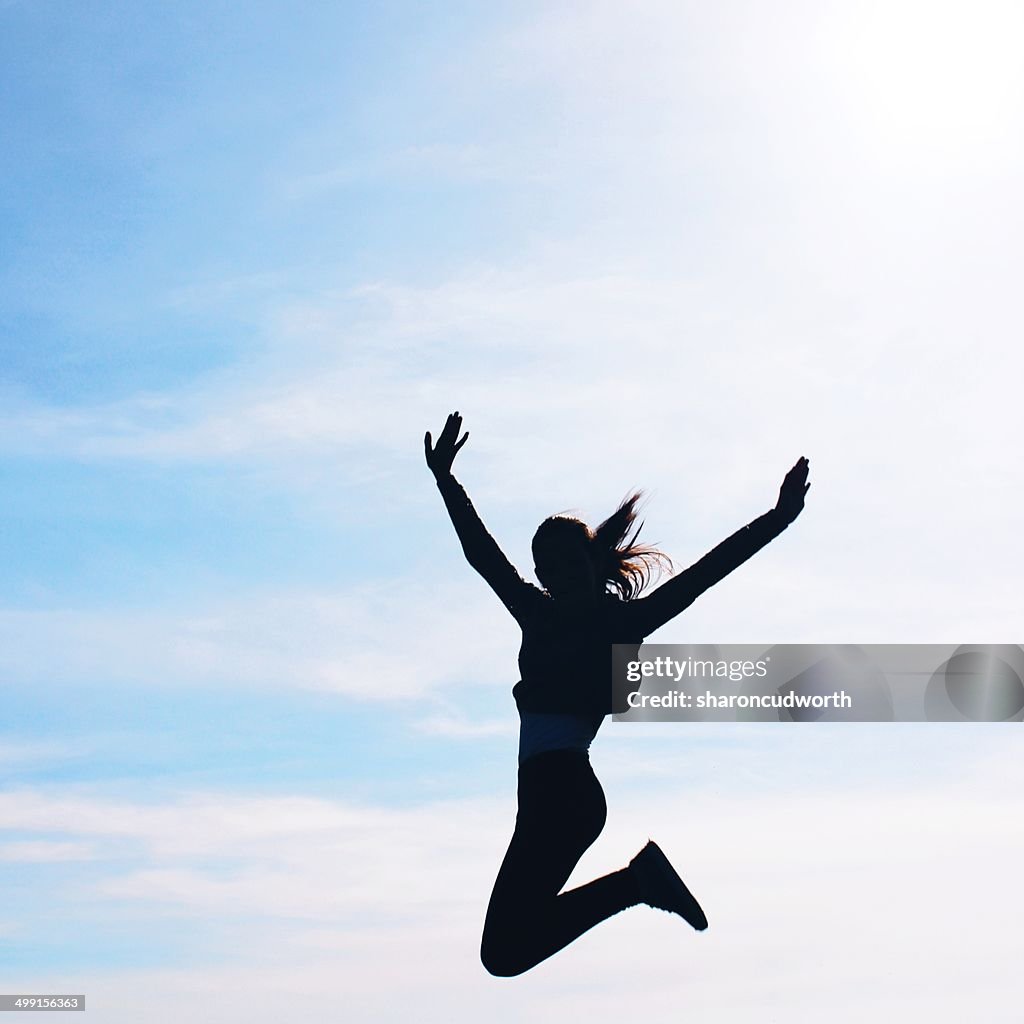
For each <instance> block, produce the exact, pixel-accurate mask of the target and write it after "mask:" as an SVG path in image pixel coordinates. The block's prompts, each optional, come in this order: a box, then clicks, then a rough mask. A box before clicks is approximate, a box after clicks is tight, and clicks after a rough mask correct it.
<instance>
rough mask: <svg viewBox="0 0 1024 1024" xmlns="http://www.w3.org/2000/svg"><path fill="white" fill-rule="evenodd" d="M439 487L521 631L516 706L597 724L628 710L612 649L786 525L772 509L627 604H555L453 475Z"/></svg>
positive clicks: (678, 607) (666, 615)
mask: <svg viewBox="0 0 1024 1024" xmlns="http://www.w3.org/2000/svg"><path fill="white" fill-rule="evenodd" d="M437 486H438V489H439V490H440V492H441V496H442V498H444V503H445V507H446V508H447V509H448V514H449V516H450V517H451V520H452V525H453V526H454V527H455V532H456V533H457V534H458V537H459V540H460V541H461V543H462V550H463V552H465V555H466V559H467V560H468V561H469V564H470V565H471V566H472V567H473V568H474V569H476V571H477V572H478V573H480V575H481V576H483V578H484V579H485V580H486V581H487V582H488V583H489V584H490V586H491V589H492V590H493V591H494V592H495V593H496V594H497V595H498V597H499V598H500V599H501V601H502V603H503V604H504V605H505V607H506V608H507V609H508V610H509V611H510V612H511V613H512V615H513V617H514V618H515V620H516V622H518V623H519V626H520V628H521V629H522V631H523V641H522V646H521V647H520V649H519V672H520V676H521V678H520V680H519V682H518V683H516V685H515V686H514V687H513V689H512V694H513V696H514V697H515V701H516V706H517V707H518V708H519V710H520V711H521V712H522V711H538V712H548V713H562V714H577V715H585V716H588V717H592V718H594V719H595V720H596V721H599V719H600V718H602V717H603V716H604V715H608V714H612V713H613V712H615V713H619V712H623V711H625V710H627V708H626V707H625V705H621V703H619V702H616V701H615V700H613V695H612V684H611V679H612V673H611V664H612V661H611V658H612V650H611V645H612V644H630V645H635V646H636V647H639V645H640V644H642V643H643V642H644V640H645V639H646V638H647V636H649V635H650V634H651V633H653V632H654V631H655V630H656V629H658V628H659V627H660V626H663V625H664V624H665V623H666V622H668V621H669V619H671V618H673V617H674V616H676V615H678V614H679V613H680V612H681V611H682V610H683V609H684V608H686V607H688V606H689V605H690V604H692V603H693V602H694V600H696V598H697V597H699V596H700V595H701V594H702V593H703V592H704V591H705V590H707V589H708V587H711V586H713V585H714V584H715V583H717V582H718V581H719V580H721V579H722V578H723V577H725V576H727V575H728V574H729V573H730V572H732V570H733V569H735V568H736V567H737V566H738V565H741V564H742V563H743V562H745V561H746V560H747V559H748V558H750V556H751V555H753V554H754V553H755V552H757V551H760V550H761V548H763V547H764V546H765V545H766V544H767V543H768V542H769V541H770V540H772V539H773V538H774V537H777V536H778V535H779V534H780V533H781V532H782V531H783V530H784V529H785V528H786V527H787V526H788V525H789V523H788V522H786V520H785V519H784V518H783V516H782V515H781V514H780V513H778V512H777V511H776V510H775V509H771V510H770V511H769V512H766V513H765V514H764V515H762V516H758V518H757V519H755V520H753V521H752V522H750V523H748V524H747V525H746V526H744V527H742V528H741V529H739V530H737V531H736V532H735V533H734V534H733V535H732V536H731V537H728V538H727V539H726V540H724V541H722V543H721V544H719V545H718V546H717V547H715V548H713V549H712V550H711V551H710V552H708V554H706V555H705V556H704V557H703V558H701V559H700V561H698V562H695V563H694V564H693V565H691V566H690V567H689V568H688V569H685V570H683V572H681V573H679V574H677V575H676V576H673V577H672V578H671V579H669V580H667V581H666V582H665V583H663V584H662V585H661V586H659V587H658V588H656V589H655V590H654V591H653V592H651V593H650V594H648V595H647V596H646V597H636V598H633V599H632V600H631V601H623V600H622V599H621V598H619V597H618V596H617V595H615V594H612V593H604V594H601V595H599V596H598V595H594V597H593V599H590V600H588V599H581V600H575V599H572V600H563V599H561V598H560V599H558V600H556V599H554V598H552V597H551V596H550V595H549V594H548V593H547V591H545V590H541V589H540V588H539V587H537V586H535V585H534V584H532V583H529V582H527V581H526V580H524V579H523V578H522V576H520V575H519V573H518V572H517V571H516V568H515V566H513V565H512V563H511V562H509V560H508V559H507V558H506V557H505V555H504V553H503V552H502V550H501V548H499V547H498V545H497V543H496V542H495V540H494V538H493V537H492V536H491V535H490V533H488V531H487V528H486V527H485V526H484V524H483V522H482V521H481V520H480V517H479V516H478V515H477V513H476V509H475V508H474V507H473V503H472V502H471V501H470V499H469V495H467V494H466V491H465V489H464V488H463V487H462V485H461V484H460V483H459V482H458V480H456V479H455V477H454V476H453V475H452V474H450V473H449V474H447V475H444V476H439V477H438V478H437ZM620 701H621V698H620Z"/></svg>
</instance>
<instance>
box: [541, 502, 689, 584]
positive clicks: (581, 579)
mask: <svg viewBox="0 0 1024 1024" xmlns="http://www.w3.org/2000/svg"><path fill="white" fill-rule="evenodd" d="M640 496H641V492H640V491H635V492H634V493H633V494H631V495H630V496H629V497H627V498H626V499H624V500H623V502H622V503H621V504H620V505H619V507H618V508H617V509H616V510H615V512H613V513H612V514H611V515H610V516H609V517H608V518H607V519H606V520H605V521H604V522H603V523H601V525H600V526H598V527H597V529H596V530H591V529H590V527H589V526H587V524H586V523H584V522H583V521H582V520H580V519H576V518H575V517H574V516H566V515H557V516H549V517H548V518H547V519H545V520H544V522H543V523H541V524H540V526H539V527H538V528H537V532H536V533H535V534H534V536H533V561H534V569H535V571H536V573H537V579H539V580H540V582H541V584H542V585H543V586H544V588H545V589H546V590H547V592H548V593H549V594H550V595H551V596H552V597H573V596H582V595H588V594H595V593H597V594H603V593H606V592H609V591H615V592H617V593H618V595H619V597H620V598H622V600H624V601H628V600H630V599H631V598H634V597H636V596H637V595H638V594H639V593H640V591H641V590H643V588H644V587H645V586H646V585H647V583H648V582H649V574H650V570H651V565H652V564H655V563H657V564H664V563H666V562H667V563H668V565H669V566H671V564H672V561H671V559H670V558H669V557H668V556H667V555H665V554H663V553H662V552H660V551H658V550H657V549H656V548H653V547H649V546H646V545H639V544H637V543H636V539H637V535H638V534H639V533H640V529H641V527H642V526H643V523H641V524H640V526H638V527H637V528H636V530H635V531H634V532H633V536H632V537H630V538H629V539H628V540H627V535H628V534H629V532H630V529H631V528H632V526H633V523H634V521H635V520H636V504H637V502H638V501H639V500H640Z"/></svg>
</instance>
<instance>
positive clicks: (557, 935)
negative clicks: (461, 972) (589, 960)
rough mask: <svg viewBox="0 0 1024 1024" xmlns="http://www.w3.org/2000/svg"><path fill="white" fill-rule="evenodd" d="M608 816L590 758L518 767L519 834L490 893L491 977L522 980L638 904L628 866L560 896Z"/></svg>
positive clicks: (485, 945)
mask: <svg viewBox="0 0 1024 1024" xmlns="http://www.w3.org/2000/svg"><path fill="white" fill-rule="evenodd" d="M606 816H607V807H606V805H605V800H604V793H603V791H602V790H601V786H600V783H599V782H598V781H597V778H596V776H594V773H593V770H592V769H591V767H590V761H589V759H588V758H587V757H586V756H585V755H582V754H575V753H571V752H566V751H558V752H557V753H551V754H542V755H538V757H537V758H531V759H530V761H527V762H525V763H524V765H523V766H522V767H521V769H520V777H519V813H518V814H517V816H516V828H515V832H514V833H513V836H512V841H511V843H510V844H509V847H508V851H507V852H506V854H505V859H504V860H503V861H502V864H501V869H500V870H499V872H498V877H497V880H496V881H495V883H494V891H493V892H492V893H491V900H490V903H489V905H488V908H487V919H486V921H485V923H484V934H483V941H482V943H481V949H480V956H481V960H482V961H483V964H484V966H485V967H486V968H487V970H488V971H489V972H490V973H491V974H495V975H499V976H503V977H509V976H512V975H516V974H522V973H523V972H524V971H527V970H529V969H530V968H531V967H534V966H536V965H537V964H538V963H540V962H541V961H542V960H546V959H547V958H548V957H549V956H551V955H552V954H554V953H557V952H558V950H560V949H562V948H564V947H565V946H567V945H568V944H569V943H570V942H572V941H573V940H574V939H576V938H578V937H579V936H580V935H582V934H583V933H584V932H585V931H588V930H589V929H590V928H593V926H594V925H595V924H597V923H598V922H600V921H603V920H605V918H608V917H611V916H612V915H613V914H617V913H618V912H619V911H620V910H624V909H625V908H626V907H630V906H633V905H634V904H636V903H639V902H640V892H639V888H638V883H637V881H636V879H635V877H634V875H633V873H632V872H630V870H629V869H628V868H623V869H622V870H620V871H614V872H612V873H611V874H608V875H605V876H604V877H602V878H598V879H595V880H594V881H592V882H588V883H587V884H586V885H581V886H579V887H578V888H576V889H572V890H570V891H569V892H565V893H561V894H560V890H561V888H562V886H563V885H565V883H566V881H568V879H569V876H570V875H571V874H572V871H573V869H574V868H575V867H576V864H577V863H578V862H579V859H580V857H581V856H582V855H583V853H584V851H585V850H586V849H587V848H588V847H589V846H590V845H591V843H593V842H594V840H595V839H596V838H597V837H598V835H600V833H601V830H602V828H603V827H604V823H605V818H606Z"/></svg>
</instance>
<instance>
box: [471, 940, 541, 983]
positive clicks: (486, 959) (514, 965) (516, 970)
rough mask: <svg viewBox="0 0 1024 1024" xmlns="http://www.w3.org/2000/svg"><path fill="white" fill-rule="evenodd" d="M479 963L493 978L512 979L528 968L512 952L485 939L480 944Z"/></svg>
mask: <svg viewBox="0 0 1024 1024" xmlns="http://www.w3.org/2000/svg"><path fill="white" fill-rule="evenodd" d="M480 962H481V963H482V964H483V965H484V970H485V971H487V973H488V974H490V975H492V976H493V977H495V978H514V977H516V976H517V975H519V974H523V973H524V972H525V971H527V970H529V968H530V965H529V964H527V963H523V960H522V958H521V957H518V956H516V955H515V953H514V952H513V951H512V950H510V949H508V948H506V947H504V946H502V945H499V944H498V943H496V942H489V941H488V940H487V939H486V937H485V939H484V941H483V942H482V943H481V944H480Z"/></svg>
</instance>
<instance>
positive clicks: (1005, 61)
mask: <svg viewBox="0 0 1024 1024" xmlns="http://www.w3.org/2000/svg"><path fill="white" fill-rule="evenodd" d="M834 31H835V36H834V40H835V52H834V58H835V65H836V66H835V70H836V71H837V72H838V75H839V78H840V81H841V88H842V90H843V91H844V93H845V94H846V100H847V103H848V105H849V108H850V110H851V112H852V114H853V117H854V118H855V120H856V121H858V122H860V128H861V130H862V131H863V132H864V134H865V136H866V137H867V139H869V140H870V142H871V144H872V148H875V147H882V148H883V150H884V153H885V154H886V155H888V156H889V157H894V158H904V159H907V158H909V159H917V158H920V157H926V156H933V157H935V158H937V159H941V161H942V162H943V163H944V164H946V165H947V166H949V165H952V166H953V167H960V166H965V165H966V166H978V165H979V163H980V164H990V163H993V162H1002V161H1003V160H1005V159H1007V158H1010V157H1012V156H1014V155H1017V154H1018V153H1019V152H1020V150H1021V148H1022V147H1021V141H1022V125H1024V4H1022V3H1020V2H1019V0H977V2H971V3H966V2H958V0H885V2H870V3H863V4H851V5H849V6H845V7H843V8H842V12H841V14H840V16H839V19H838V21H837V23H836V25H835V26H834Z"/></svg>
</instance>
